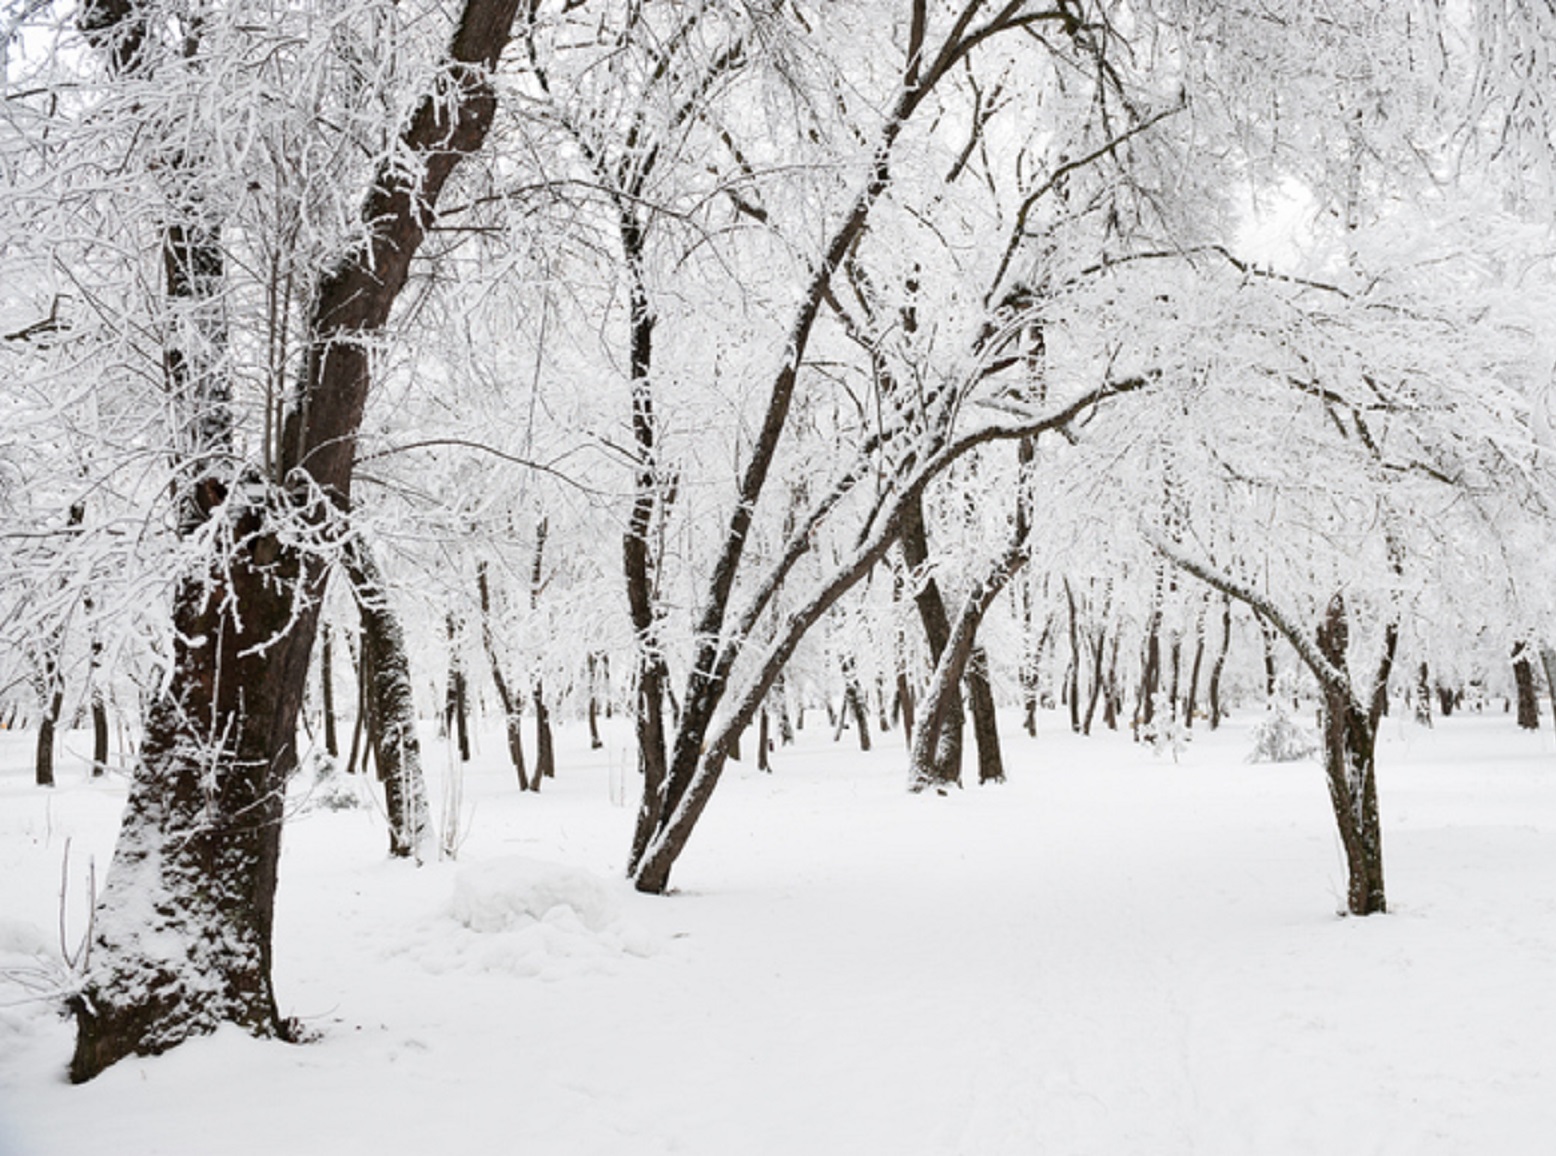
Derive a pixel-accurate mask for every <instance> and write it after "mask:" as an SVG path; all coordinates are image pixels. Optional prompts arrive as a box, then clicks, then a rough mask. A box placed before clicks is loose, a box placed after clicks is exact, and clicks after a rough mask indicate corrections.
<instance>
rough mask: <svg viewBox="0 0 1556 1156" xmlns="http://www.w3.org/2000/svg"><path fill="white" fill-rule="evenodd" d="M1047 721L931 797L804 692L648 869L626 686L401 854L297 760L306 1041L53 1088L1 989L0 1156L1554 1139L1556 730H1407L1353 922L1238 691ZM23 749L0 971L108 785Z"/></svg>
mask: <svg viewBox="0 0 1556 1156" xmlns="http://www.w3.org/2000/svg"><path fill="white" fill-rule="evenodd" d="M1045 721H1046V724H1047V725H1046V730H1045V731H1044V733H1043V735H1042V737H1041V738H1039V739H1038V740H1037V741H1035V742H1034V741H1032V740H1029V739H1027V738H1026V737H1025V736H1024V735H1021V734H1020V733H1019V732H1018V731H1017V729H1016V727H1015V725H1014V720H1008V723H1009V725H1007V727H1006V741H1007V759H1008V762H1009V767H1010V771H1011V781H1010V782H1009V783H1008V784H1006V785H1005V786H1003V787H997V788H984V789H980V788H976V787H970V788H969V789H967V790H965V791H961V792H953V793H952V794H951V795H949V796H947V797H943V798H941V797H934V796H929V797H910V796H908V795H906V794H905V793H904V791H903V777H904V775H903V772H904V762H905V759H904V755H903V752H902V748H901V739H900V736H899V735H891V736H887V737H886V738H884V739H882V740H881V741H880V742H879V743H878V747H879V748H880V749H878V750H877V751H876V752H874V753H872V754H869V755H861V754H859V753H858V752H857V751H856V750H853V749H851V748H850V745H849V744H850V743H851V741H852V740H851V737H850V736H845V739H844V744H843V745H839V746H834V745H833V744H832V743H831V741H830V736H829V735H825V734H822V733H820V732H821V731H822V730H823V729H824V728H823V727H820V726H813V727H812V728H811V730H809V731H807V732H805V733H804V735H802V741H801V743H800V745H799V746H797V747H796V748H790V749H784V750H781V751H779V752H778V754H777V757H776V763H777V770H776V773H775V774H773V775H770V776H769V775H761V774H757V773H756V772H755V770H754V768H752V767H751V766H750V765H749V764H747V765H745V766H740V765H737V766H735V767H733V768H732V770H731V772H730V773H729V774H728V775H727V776H726V779H725V781H724V783H723V784H722V785H721V786H720V789H719V792H718V794H717V796H716V797H715V799H714V801H713V804H712V805H711V807H710V808H709V810H708V812H707V815H706V816H705V818H704V820H703V823H702V825H701V827H700V828H699V830H698V831H697V832H696V834H695V835H694V837H693V840H692V843H691V845H690V847H689V849H688V850H687V852H686V854H685V855H684V857H683V858H682V861H681V863H680V864H679V865H678V867H677V869H676V872H675V877H674V882H675V884H676V885H677V887H678V891H677V893H676V894H674V895H673V896H670V897H666V898H658V899H656V898H649V897H644V896H639V895H636V894H634V893H632V892H631V891H630V889H629V888H628V887H627V886H626V885H625V883H624V882H622V881H621V879H620V874H621V867H622V861H623V857H624V854H625V850H626V846H627V842H628V836H629V832H630V829H631V822H632V807H633V805H634V803H635V783H634V777H633V774H632V772H631V770H630V759H629V757H628V754H627V749H626V745H625V740H626V734H627V732H626V731H625V730H624V729H620V727H621V720H616V726H617V728H618V729H617V730H614V731H612V732H611V742H610V744H609V745H608V746H607V748H606V749H605V750H604V751H600V752H593V753H591V752H589V751H588V750H587V749H586V748H585V745H584V744H583V741H582V740H583V734H582V728H581V727H580V726H578V725H576V724H574V725H570V726H568V727H566V728H564V729H563V730H562V731H561V735H560V737H561V743H562V746H561V752H562V767H561V770H560V771H559V775H558V778H557V779H556V780H555V781H553V782H548V783H547V784H546V790H545V791H544V793H542V794H540V795H539V796H535V795H523V796H521V795H520V794H518V792H517V791H516V790H515V789H514V786H513V783H512V781H511V778H510V775H509V774H508V773H507V772H506V771H505V770H504V769H503V766H502V759H503V755H502V747H501V743H500V740H499V736H497V735H496V734H491V735H486V736H483V738H484V739H485V741H484V749H483V750H482V752H481V753H480V755H479V757H478V759H477V761H476V762H475V763H474V764H473V765H472V767H471V769H470V770H469V771H468V773H467V776H466V780H465V788H464V790H465V807H464V817H465V820H466V824H467V836H466V838H465V840H464V843H463V845H462V847H461V849H460V854H459V859H458V861H457V862H429V863H427V864H426V865H425V866H422V867H420V868H416V867H413V866H409V865H407V864H403V863H390V862H387V861H386V860H385V857H384V847H385V838H384V834H383V824H382V821H381V819H380V818H379V817H378V815H377V814H376V812H375V811H373V810H372V809H354V810H333V811H332V810H327V809H324V808H322V807H317V806H315V807H307V806H305V805H304V803H303V800H302V798H301V796H300V795H299V799H298V813H297V814H296V816H295V817H294V819H293V820H292V822H291V823H290V825H289V827H288V829H287V833H286V853H285V855H286V857H285V861H284V863H283V875H282V886H281V896H280V907H279V912H278V917H277V920H278V925H277V931H276V947H277V955H278V959H277V984H278V988H279V991H280V995H281V999H282V1002H283V1005H284V1007H285V1009H286V1010H287V1011H288V1012H289V1013H291V1014H294V1015H297V1016H299V1017H301V1018H302V1019H303V1020H305V1021H306V1022H307V1024H308V1025H309V1026H310V1027H311V1028H313V1029H314V1031H315V1032H316V1033H317V1035H318V1039H317V1040H316V1042H313V1043H311V1044H308V1045H304V1046H294V1045H287V1044H280V1043H270V1042H260V1041H255V1040H251V1039H249V1038H247V1037H245V1036H243V1035H242V1034H241V1033H238V1032H223V1033H220V1034H218V1035H217V1036H215V1037H213V1038H210V1039H205V1040H200V1041H195V1042H192V1043H189V1044H187V1045H185V1046H183V1047H180V1048H178V1049H176V1050H175V1051H173V1052H172V1053H170V1054H168V1055H166V1056H163V1057H161V1058H157V1059H149V1060H130V1061H127V1062H124V1063H121V1064H119V1065H118V1066H116V1067H115V1068H113V1069H111V1070H110V1071H109V1072H108V1073H106V1074H105V1075H104V1076H102V1077H101V1078H99V1079H98V1080H96V1081H95V1082H93V1083H92V1084H90V1085H88V1086H85V1087H80V1088H75V1087H70V1086H69V1085H67V1084H66V1083H65V1081H64V1077H63V1070H64V1066H65V1063H66V1060H67V1058H68V1055H69V1050H70V1043H71V1032H70V1028H69V1025H68V1024H67V1023H66V1022H64V1021H62V1020H60V1019H59V1018H57V1016H56V1015H55V1014H54V1012H53V1011H52V1010H50V1009H49V1008H48V1007H46V1006H44V1005H42V1004H39V1003H35V1002H34V1003H25V1002H21V1003H19V1002H18V999H19V998H20V997H21V996H22V995H23V994H24V991H23V989H22V988H20V987H18V986H15V985H14V984H3V985H0V1003H3V1005H4V1006H0V1153H3V1154H4V1156H87V1154H92V1156H97V1154H100V1153H105V1152H115V1153H125V1154H127V1156H153V1154H158V1153H165V1154H174V1153H178V1154H185V1153H187V1154H191V1156H193V1154H198V1156H212V1154H232V1156H249V1154H254V1156H259V1154H263V1156H275V1154H277V1153H287V1154H288V1156H301V1154H308V1153H330V1154H335V1153H341V1152H372V1153H374V1154H375V1156H399V1154H402V1153H403V1154H410V1153H416V1154H418V1156H420V1154H422V1153H426V1152H430V1151H453V1152H460V1153H485V1152H498V1151H503V1152H522V1153H538V1154H546V1156H550V1154H556V1156H578V1154H586V1153H599V1154H618V1153H619V1154H622V1156H649V1154H654V1153H672V1152H674V1153H692V1154H709V1156H729V1154H741V1156H752V1154H763V1153H782V1154H789V1153H805V1154H807V1156H815V1154H830V1153H861V1154H867V1156H870V1154H878V1153H879V1154H886V1153H889V1154H892V1156H910V1154H917V1153H923V1154H936V1156H943V1154H953V1153H967V1154H969V1156H972V1154H976V1156H994V1154H999V1153H1011V1154H1019V1156H1033V1154H1036V1153H1055V1154H1065V1156H1076V1154H1081V1153H1108V1154H1110V1156H1117V1154H1120V1153H1147V1154H1150V1156H1166V1154H1172V1153H1227V1154H1237V1156H1246V1154H1251V1153H1258V1154H1269V1153H1304V1154H1306V1153H1316V1152H1325V1153H1344V1154H1351V1153H1400V1154H1408V1156H1426V1154H1430V1153H1442V1154H1449V1153H1452V1154H1455V1156H1461V1154H1465V1153H1477V1154H1479V1153H1496V1154H1498V1156H1510V1154H1520V1153H1531V1154H1533V1153H1548V1152H1550V1151H1552V1150H1553V1148H1552V1145H1553V1144H1556V751H1553V742H1552V739H1551V731H1550V730H1549V729H1546V730H1544V731H1542V732H1540V733H1539V734H1537V735H1525V734H1521V733H1519V732H1518V731H1517V730H1516V729H1515V728H1514V726H1513V724H1512V722H1511V720H1510V719H1509V718H1508V717H1507V716H1505V715H1502V714H1500V713H1499V714H1496V715H1494V716H1493V715H1486V716H1480V717H1469V718H1455V719H1451V720H1448V721H1447V722H1442V721H1439V723H1438V726H1437V727H1436V729H1434V730H1425V729H1421V728H1418V727H1416V726H1414V725H1412V724H1408V723H1403V722H1397V721H1396V722H1389V723H1387V724H1386V725H1385V730H1386V737H1385V741H1384V745H1383V747H1382V749H1381V752H1380V780H1381V790H1382V803H1383V814H1384V835H1385V841H1386V851H1387V869H1388V883H1389V897H1390V901H1391V906H1392V909H1393V910H1392V913H1391V914H1390V915H1388V916H1385V917H1380V918H1373V919H1366V920H1357V919H1343V918H1339V917H1337V915H1336V910H1337V908H1339V907H1340V906H1341V904H1342V898H1343V883H1344V878H1343V867H1342V861H1341V858H1340V854H1339V851H1338V848H1337V844H1336V840H1335V837H1334V834H1333V825H1332V821H1331V818H1330V816H1329V813H1328V800H1327V798H1326V796H1325V793H1324V786H1323V781H1322V778H1321V775H1320V772H1319V770H1318V768H1317V767H1316V766H1315V765H1314V764H1312V763H1301V764H1294V765H1283V766H1268V765H1262V766H1251V765H1247V764H1245V763H1244V762H1243V761H1242V758H1243V756H1244V754H1245V753H1246V752H1247V751H1248V750H1249V749H1250V747H1251V739H1250V735H1249V730H1248V728H1247V723H1246V720H1234V722H1233V723H1232V724H1231V725H1229V726H1228V727H1226V728H1224V729H1223V730H1222V731H1221V732H1220V733H1218V734H1215V735H1206V734H1200V735H1199V736H1198V737H1197V738H1196V741H1195V742H1194V744H1193V745H1192V746H1191V747H1190V748H1189V750H1188V751H1187V752H1186V753H1185V754H1184V755H1183V757H1182V759H1181V761H1179V762H1177V763H1174V762H1173V761H1172V760H1171V759H1170V758H1167V759H1164V758H1157V757H1153V755H1152V754H1151V753H1150V752H1149V751H1148V750H1144V749H1141V748H1139V747H1136V746H1134V745H1133V744H1131V743H1130V742H1129V741H1128V740H1127V739H1124V738H1120V737H1118V736H1113V735H1103V736H1100V737H1095V738H1092V739H1090V740H1085V739H1080V738H1077V737H1074V736H1071V735H1070V734H1068V733H1067V732H1066V731H1065V730H1064V729H1063V728H1062V727H1061V725H1060V723H1059V720H1058V719H1057V718H1053V719H1048V720H1045ZM1546 721H1547V728H1548V723H1549V720H1548V719H1547V720H1546ZM31 743H32V735H31V734H25V735H11V734H4V733H0V966H8V967H10V968H11V969H12V974H13V975H17V974H20V975H22V976H23V978H34V979H35V978H36V976H37V973H36V971H34V970H32V969H34V968H39V967H41V968H43V969H44V970H46V969H47V968H48V967H49V966H56V965H57V963H56V964H49V963H47V962H46V961H48V960H50V959H52V960H54V961H57V960H58V957H59V947H58V944H59V940H60V934H59V930H58V926H59V907H60V902H59V893H60V878H61V867H62V857H63V854H64V849H65V845H66V842H67V840H68V841H69V842H70V845H71V852H70V875H71V879H72V886H71V888H70V894H69V896H68V903H67V912H66V914H67V921H68V924H69V935H70V936H72V937H74V936H76V935H78V934H79V932H80V929H81V927H82V926H83V924H84V913H83V904H84V902H85V900H84V894H85V880H86V866H87V862H88V859H89V857H95V859H96V862H97V863H98V864H99V866H100V867H101V865H102V864H104V863H105V862H106V860H107V856H108V853H109V849H110V847H111V844H112V838H113V828H114V823H115V819H116V813H117V809H118V807H119V805H120V803H121V802H122V798H123V784H122V782H119V781H109V782H106V783H91V782H89V781H87V780H86V779H85V772H84V769H83V766H82V764H81V762H80V759H79V754H80V751H81V748H82V747H83V746H84V745H86V736H84V735H81V734H75V735H71V736H69V738H68V742H67V745H68V747H69V750H70V751H71V752H72V754H71V755H69V756H68V757H66V758H65V759H64V761H63V766H62V771H61V786H60V787H59V788H58V789H56V790H54V791H52V792H48V791H41V790H38V789H37V788H34V787H33V786H31V785H30V782H29V779H30V773H29V770H28V763H29V757H30V752H31ZM426 752H427V762H428V764H429V770H430V772H431V773H432V775H433V795H434V799H435V800H436V798H437V796H438V794H439V792H440V790H441V780H442V772H443V771H444V770H445V769H446V767H447V765H448V764H447V756H446V748H445V747H444V745H443V744H442V743H440V742H438V741H437V740H436V739H435V738H434V737H433V736H430V735H429V736H428V738H427V747H426ZM40 960H43V961H45V962H43V963H40V962H39V961H40ZM18 969H20V970H18Z"/></svg>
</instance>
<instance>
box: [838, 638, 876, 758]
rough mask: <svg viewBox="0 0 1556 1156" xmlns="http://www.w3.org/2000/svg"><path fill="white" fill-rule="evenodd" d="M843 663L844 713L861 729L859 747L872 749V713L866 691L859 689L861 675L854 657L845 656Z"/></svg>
mask: <svg viewBox="0 0 1556 1156" xmlns="http://www.w3.org/2000/svg"><path fill="white" fill-rule="evenodd" d="M842 663H843V713H844V715H845V716H847V717H851V718H852V719H853V720H854V726H855V727H857V728H858V730H859V749H860V750H861V751H867V750H869V749H870V714H869V711H867V710H866V709H865V703H864V693H863V692H862V691H861V690H860V689H859V675H858V672H857V670H856V668H855V666H854V660H853V658H852V657H844V658H843V660H842Z"/></svg>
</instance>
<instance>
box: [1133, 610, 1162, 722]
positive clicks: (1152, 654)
mask: <svg viewBox="0 0 1556 1156" xmlns="http://www.w3.org/2000/svg"><path fill="white" fill-rule="evenodd" d="M1161 620H1162V612H1161V610H1160V608H1159V607H1158V608H1157V609H1154V610H1152V611H1151V620H1150V622H1149V624H1148V625H1147V626H1146V634H1145V655H1144V658H1143V660H1142V662H1141V669H1140V690H1139V692H1138V697H1137V698H1136V699H1135V717H1134V726H1133V727H1132V728H1131V729H1132V730H1133V732H1134V737H1135V739H1136V740H1137V741H1138V740H1139V739H1140V737H1141V735H1142V734H1143V733H1144V731H1145V729H1146V728H1147V727H1149V726H1150V725H1151V724H1152V722H1154V721H1155V719H1156V692H1157V690H1158V689H1159V688H1160V686H1161V678H1162V641H1161Z"/></svg>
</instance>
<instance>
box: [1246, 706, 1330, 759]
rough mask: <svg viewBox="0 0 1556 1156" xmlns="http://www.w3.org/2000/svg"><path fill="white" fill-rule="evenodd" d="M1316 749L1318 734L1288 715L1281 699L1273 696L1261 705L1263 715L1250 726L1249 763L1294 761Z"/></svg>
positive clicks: (1307, 755) (1314, 751)
mask: <svg viewBox="0 0 1556 1156" xmlns="http://www.w3.org/2000/svg"><path fill="white" fill-rule="evenodd" d="M1317 752H1318V735H1317V734H1316V733H1315V730H1314V728H1313V727H1309V726H1304V725H1302V724H1301V723H1298V722H1297V721H1296V720H1295V719H1294V718H1292V717H1291V712H1290V711H1289V710H1287V709H1286V706H1285V700H1284V699H1279V698H1277V699H1273V700H1271V702H1270V703H1269V705H1268V706H1266V707H1265V708H1264V718H1263V720H1262V721H1261V722H1260V723H1259V725H1258V726H1256V727H1254V728H1253V750H1252V751H1251V752H1249V755H1248V761H1249V762H1250V763H1297V762H1301V761H1302V760H1303V759H1308V758H1312V757H1313V755H1314V754H1316V753H1317Z"/></svg>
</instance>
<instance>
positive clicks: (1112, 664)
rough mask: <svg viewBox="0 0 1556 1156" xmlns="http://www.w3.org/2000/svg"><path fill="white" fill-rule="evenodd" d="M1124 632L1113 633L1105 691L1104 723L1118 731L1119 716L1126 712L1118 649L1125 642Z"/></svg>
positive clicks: (1115, 631)
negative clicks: (1120, 678) (1120, 683)
mask: <svg viewBox="0 0 1556 1156" xmlns="http://www.w3.org/2000/svg"><path fill="white" fill-rule="evenodd" d="M1123 637H1124V632H1123V631H1122V630H1114V631H1113V644H1112V646H1111V647H1109V653H1108V681H1107V688H1106V690H1104V691H1103V706H1102V722H1103V725H1105V726H1106V727H1107V728H1108V730H1110V731H1116V730H1118V716H1119V715H1120V714H1121V713H1123V710H1124V692H1123V689H1122V688H1121V687H1120V686H1119V683H1118V647H1119V643H1120V642H1122V641H1123Z"/></svg>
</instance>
